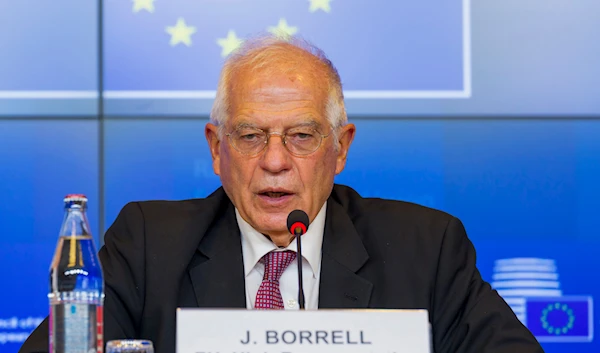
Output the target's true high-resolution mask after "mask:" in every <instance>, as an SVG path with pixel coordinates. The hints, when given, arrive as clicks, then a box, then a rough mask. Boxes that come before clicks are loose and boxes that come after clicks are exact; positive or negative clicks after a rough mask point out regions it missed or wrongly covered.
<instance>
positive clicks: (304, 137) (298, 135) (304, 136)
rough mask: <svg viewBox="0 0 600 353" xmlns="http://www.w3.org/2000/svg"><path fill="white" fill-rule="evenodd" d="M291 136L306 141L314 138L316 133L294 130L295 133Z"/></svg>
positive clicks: (296, 139)
mask: <svg viewBox="0 0 600 353" xmlns="http://www.w3.org/2000/svg"><path fill="white" fill-rule="evenodd" d="M290 137H291V138H292V139H293V140H294V141H306V140H311V139H312V138H314V135H313V134H312V133H310V132H294V133H293V134H291V135H290Z"/></svg>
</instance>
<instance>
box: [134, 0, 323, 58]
mask: <svg viewBox="0 0 600 353" xmlns="http://www.w3.org/2000/svg"><path fill="white" fill-rule="evenodd" d="M131 1H132V2H133V12H134V13H139V12H142V11H145V12H148V13H154V11H155V6H154V3H155V2H156V1H157V0H131ZM332 1H333V0H308V2H309V7H308V10H309V11H310V12H317V11H319V10H320V11H323V12H326V13H329V12H331V4H330V3H331V2H332ZM267 31H268V32H270V33H272V34H273V35H275V36H277V37H279V38H282V39H284V40H287V39H289V38H290V37H292V36H294V35H295V34H296V33H298V27H295V26H291V25H290V24H288V23H287V20H286V19H285V18H280V19H279V22H278V23H277V25H275V26H269V27H268V28H267ZM165 32H166V33H167V34H169V35H170V36H171V38H170V41H169V44H170V45H171V46H177V45H179V44H182V45H185V46H187V47H190V46H191V45H192V35H193V34H194V33H196V27H194V26H190V25H188V24H187V23H186V22H185V19H184V18H183V17H179V18H178V19H177V22H176V23H175V25H173V26H166V27H165ZM216 43H217V44H218V45H219V46H220V47H221V56H222V57H224V58H225V57H227V56H229V55H230V54H231V53H233V52H234V51H235V50H236V49H237V48H239V46H240V45H242V43H243V40H242V39H241V38H239V37H238V36H237V34H236V33H235V31H234V30H233V29H230V30H229V31H228V32H227V36H226V37H224V38H217V41H216Z"/></svg>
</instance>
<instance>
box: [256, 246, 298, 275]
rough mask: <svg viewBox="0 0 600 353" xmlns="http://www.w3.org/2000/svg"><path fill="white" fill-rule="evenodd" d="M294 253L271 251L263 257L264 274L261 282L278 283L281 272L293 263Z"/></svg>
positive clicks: (289, 251)
mask: <svg viewBox="0 0 600 353" xmlns="http://www.w3.org/2000/svg"><path fill="white" fill-rule="evenodd" d="M295 258H296V253H295V252H293V251H291V250H286V251H271V252H269V253H267V254H266V255H265V256H263V258H262V260H263V262H264V264H265V274H264V276H263V280H269V281H279V278H281V275H282V274H283V271H285V269H286V268H287V267H288V266H289V265H290V263H292V261H294V259H295Z"/></svg>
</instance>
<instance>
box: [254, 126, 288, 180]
mask: <svg viewBox="0 0 600 353" xmlns="http://www.w3.org/2000/svg"><path fill="white" fill-rule="evenodd" d="M267 138H268V141H267V147H266V148H265V153H264V154H263V156H262V158H261V165H262V168H263V169H265V170H267V171H269V172H271V173H279V172H281V171H284V170H287V169H290V168H291V160H290V153H289V152H288V150H287V148H286V147H285V145H284V143H283V136H282V135H280V134H271V135H269V136H268V137H267Z"/></svg>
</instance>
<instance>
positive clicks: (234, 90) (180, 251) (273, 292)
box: [22, 38, 542, 353]
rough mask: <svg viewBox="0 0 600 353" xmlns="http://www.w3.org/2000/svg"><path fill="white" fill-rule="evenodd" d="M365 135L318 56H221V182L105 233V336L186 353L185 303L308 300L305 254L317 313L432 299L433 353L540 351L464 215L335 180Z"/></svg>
mask: <svg viewBox="0 0 600 353" xmlns="http://www.w3.org/2000/svg"><path fill="white" fill-rule="evenodd" d="M355 130H356V128H355V126H354V125H352V124H349V123H348V122H347V117H346V114H345V108H344V101H343V95H342V87H341V83H340V78H339V76H338V73H337V71H336V69H335V68H334V66H333V65H332V63H331V62H330V61H329V60H327V59H326V57H325V56H324V55H323V53H322V52H321V51H319V50H318V49H316V48H314V47H312V46H310V45H309V44H307V43H305V42H302V41H299V40H296V39H290V40H288V41H284V40H278V39H276V38H262V39H259V40H253V41H248V42H246V43H245V44H244V46H243V47H242V48H241V49H240V50H239V51H238V52H237V53H235V54H234V55H232V56H231V57H230V58H229V60H228V61H227V62H226V63H225V66H224V68H223V71H222V74H221V79H220V82H219V87H218V91H217V97H216V100H215V103H214V108H213V111H212V113H211V122H210V123H209V124H207V125H206V129H205V134H206V138H207V140H208V144H209V146H210V153H211V155H212V159H213V168H214V171H215V173H216V174H218V175H219V176H220V178H221V181H222V185H223V186H222V188H219V189H218V190H216V191H215V192H214V193H213V194H212V195H210V196H208V197H207V198H205V199H196V200H187V201H177V202H158V201H155V202H136V203H130V204H128V205H126V206H125V207H124V208H123V210H122V211H121V212H120V214H119V216H118V217H117V219H116V221H115V222H114V224H113V225H112V226H111V227H110V229H109V230H108V231H107V233H106V236H105V245H104V246H103V247H102V249H101V250H100V259H101V261H102V265H103V268H104V274H105V281H106V300H105V340H110V339H117V338H145V339H150V340H152V341H153V342H154V344H155V346H156V347H157V352H174V349H175V315H176V314H175V310H176V308H177V307H218V308H248V309H297V308H298V303H297V301H296V298H297V293H298V285H297V280H296V276H297V261H302V263H301V266H302V268H303V278H304V291H305V295H306V308H307V309H319V308H386V309H387V308H418V309H422V308H424V309H427V310H428V311H429V318H430V322H431V324H432V333H433V348H434V350H435V352H439V353H451V352H452V353H453V352H473V353H475V352H477V353H483V352H491V353H504V352H505V353H513V352H520V353H527V352H542V349H541V347H540V346H539V344H538V343H537V341H536V340H535V338H534V337H533V336H532V335H531V333H529V331H528V330H527V329H526V328H525V327H524V326H523V325H522V324H521V323H520V322H519V320H518V319H517V318H516V317H515V315H514V314H513V313H512V311H511V309H510V308H509V307H508V306H507V305H506V303H505V302H504V301H503V300H502V299H501V298H500V297H499V296H498V294H497V293H496V292H495V291H493V290H492V289H491V288H490V286H489V285H488V284H487V283H485V282H484V281H483V280H482V279H481V277H480V275H479V272H478V271H477V269H476V267H475V251H474V249H473V246H472V244H471V242H470V241H469V240H468V238H467V236H466V234H465V230H464V228H463V226H462V224H461V223H460V221H459V220H458V219H456V218H454V217H452V216H450V215H448V214H445V213H443V212H440V211H436V210H432V209H428V208H425V207H421V206H417V205H414V204H409V203H405V202H400V201H389V200H381V199H368V198H362V197H361V196H360V195H358V194H357V193H356V192H355V191H353V190H352V189H350V188H348V187H345V186H341V185H334V177H335V175H336V174H338V173H340V172H342V170H343V169H344V165H345V163H346V158H347V155H348V150H349V148H350V145H351V143H352V140H353V138H354V134H355ZM295 209H300V210H304V211H305V212H306V213H307V214H308V216H309V220H310V227H309V229H308V232H307V233H306V234H305V235H304V236H303V238H302V239H303V249H304V251H303V257H302V258H301V259H299V258H297V257H296V243H295V242H292V236H291V235H290V234H289V232H288V230H287V229H286V219H287V216H288V214H289V213H290V212H291V211H292V210H295ZM269 273H277V274H278V275H280V276H281V277H280V278H276V279H268V278H267V277H268V276H267V275H266V274H269ZM268 281H271V285H273V283H274V286H275V287H274V288H273V287H269V283H267V282H268ZM265 296H267V299H266V300H263V299H264V298H265ZM259 297H260V298H263V299H257V298H259ZM47 332H48V328H47V323H43V324H42V325H41V326H40V327H39V328H38V329H37V330H36V331H35V332H34V333H33V334H32V336H31V337H30V339H29V340H28V341H27V342H26V343H25V345H24V347H23V349H22V352H33V351H43V350H46V349H47V347H48V345H47Z"/></svg>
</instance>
